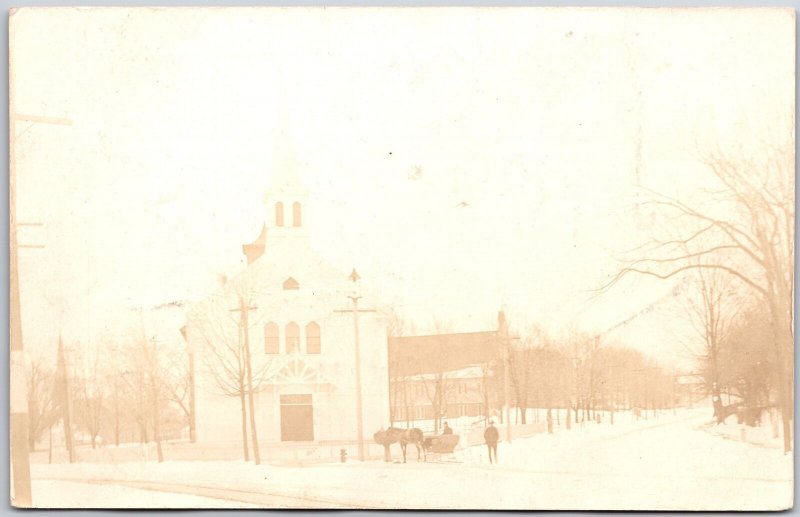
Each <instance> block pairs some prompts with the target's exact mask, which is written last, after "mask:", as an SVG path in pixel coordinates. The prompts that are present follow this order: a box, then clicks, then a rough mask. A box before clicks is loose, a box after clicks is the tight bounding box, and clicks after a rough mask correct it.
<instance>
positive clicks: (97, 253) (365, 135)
mask: <svg viewBox="0 0 800 517" xmlns="http://www.w3.org/2000/svg"><path fill="white" fill-rule="evenodd" d="M12 37H13V42H12V65H13V74H14V78H15V89H16V99H15V103H16V107H15V109H16V111H17V112H18V113H22V114H30V115H42V116H53V117H67V118H69V119H71V120H72V122H73V123H72V125H71V126H52V125H45V124H35V125H31V124H30V123H27V122H18V125H17V131H16V133H17V135H18V138H17V157H18V159H19V160H18V164H17V174H18V178H19V179H18V184H19V188H18V210H19V220H21V221H41V222H44V223H45V227H44V228H42V229H36V228H23V229H22V230H21V233H20V242H21V243H32V242H35V243H44V244H46V246H47V247H46V248H45V249H41V250H40V249H24V250H22V252H21V259H20V260H21V271H22V286H23V314H24V316H23V324H24V332H25V337H26V340H27V344H26V346H33V347H37V346H38V347H42V346H48V347H49V346H52V343H53V340H54V337H55V336H57V335H58V331H59V327H60V328H62V329H63V332H64V334H65V337H66V338H67V339H68V340H72V341H82V342H92V341H95V340H97V339H98V337H99V336H101V335H102V334H103V333H104V332H114V331H116V330H119V328H120V327H122V326H123V325H122V324H121V323H120V321H121V320H120V319H119V318H120V314H125V313H126V312H129V311H128V309H129V308H135V307H139V306H144V307H151V306H153V305H157V304H161V303H165V302H170V301H173V300H196V299H200V298H202V297H203V296H205V295H206V294H208V293H209V291H210V289H211V287H212V286H213V285H214V282H215V277H216V275H217V274H218V273H223V272H227V273H231V272H233V271H235V270H236V269H237V268H238V267H241V265H242V260H243V257H242V255H241V247H240V246H241V244H242V243H245V242H250V241H251V240H253V239H254V238H255V237H256V236H257V234H258V231H259V229H260V226H261V223H262V221H263V219H264V210H265V208H264V206H263V205H262V198H263V193H264V190H265V189H266V187H267V186H268V185H269V179H270V174H271V170H270V165H271V161H270V155H271V153H272V136H271V135H272V134H273V130H274V127H273V125H274V123H275V114H276V106H277V105H278V103H279V102H284V103H286V106H287V112H288V114H289V117H290V119H291V128H290V129H291V132H292V135H293V138H294V144H295V150H296V154H297V157H298V160H299V163H300V175H301V177H302V179H303V180H304V182H305V183H306V185H307V186H308V187H309V189H310V191H311V196H312V202H311V206H309V207H308V209H307V216H306V217H304V222H307V223H308V224H309V225H310V231H311V239H312V242H313V244H314V246H315V247H316V248H317V249H318V250H319V252H320V254H321V255H322V256H323V257H325V258H327V259H328V260H329V262H330V263H331V264H333V265H335V266H337V267H339V268H340V269H341V270H342V271H343V272H345V273H347V272H349V271H350V269H351V268H352V267H353V266H355V267H357V268H358V270H359V273H360V274H361V276H362V279H363V281H364V282H366V283H370V284H372V285H374V286H375V287H376V288H377V289H378V290H379V291H380V292H381V293H382V294H383V296H384V299H385V301H386V303H387V304H392V305H395V306H396V307H398V309H399V310H400V311H401V312H403V313H404V314H406V316H407V317H408V318H410V319H412V320H415V321H417V322H418V323H417V324H418V326H419V327H421V328H422V327H425V326H427V325H429V323H430V321H431V319H432V318H433V317H438V318H440V319H444V320H447V321H449V322H451V324H452V327H453V329H454V330H464V331H467V330H479V329H487V328H492V327H493V326H494V324H495V322H496V319H495V318H496V312H497V310H498V308H500V307H501V306H502V307H506V309H507V310H508V311H509V312H510V313H513V314H515V315H519V318H520V319H524V320H527V321H529V322H535V323H539V324H541V325H543V326H544V327H546V328H551V329H559V328H563V327H564V326H577V327H579V328H584V329H586V330H588V331H596V330H602V329H604V328H606V327H609V326H611V325H614V324H615V323H617V322H618V321H621V320H623V319H625V318H627V317H628V316H629V315H630V314H631V313H633V312H636V311H637V310H639V308H641V306H643V305H646V304H647V303H648V302H649V301H651V300H653V299H656V298H658V297H660V296H661V295H662V294H663V293H664V292H665V291H666V290H668V286H663V285H653V284H652V283H650V282H644V281H642V280H638V281H630V282H626V283H625V284H624V285H622V286H621V287H620V289H619V290H617V291H615V292H612V293H611V294H610V295H608V296H605V297H602V298H600V299H595V300H593V301H591V302H588V301H587V296H588V290H590V289H593V288H595V287H597V286H598V285H600V284H602V283H603V282H604V281H605V279H606V278H607V277H608V275H610V274H612V273H613V272H614V268H615V264H616V263H615V262H614V260H613V259H612V256H613V255H614V254H615V253H617V252H619V251H621V250H624V249H629V248H631V247H633V246H635V245H637V244H640V243H641V242H642V241H643V240H644V239H646V237H647V235H648V230H649V229H650V228H649V227H648V224H647V218H646V213H644V212H643V211H642V209H636V208H635V207H634V205H635V202H636V199H637V198H635V197H634V192H635V188H634V187H635V184H636V181H637V177H638V179H639V181H640V183H641V184H642V185H645V186H647V187H650V188H655V189H659V190H663V191H667V192H670V193H674V194H681V195H683V194H688V193H691V192H694V191H696V190H697V189H698V188H699V187H702V186H705V185H707V181H708V175H707V172H706V171H704V170H703V169H702V168H701V167H700V166H699V165H698V164H697V163H696V161H695V160H694V159H693V158H692V153H694V152H695V151H696V150H697V149H702V148H703V147H704V146H708V145H718V144H723V145H724V144H726V143H729V142H732V141H745V140H749V139H750V138H751V137H753V136H763V130H764V129H765V128H769V127H770V126H771V125H772V124H773V121H774V120H775V119H776V118H777V117H780V116H781V115H784V114H786V113H787V112H788V113H793V112H794V105H793V99H794V19H793V15H792V13H791V11H788V10H784V11H777V10H776V11H771V12H769V11H764V10H761V11H753V10H750V11H748V10H741V9H740V10H720V9H709V10H696V11H693V12H687V11H681V12H673V13H670V12H668V11H666V10H658V9H656V10H633V9H631V10H594V9H581V10H548V9H491V10H489V9H476V8H464V9H449V8H448V9H442V8H433V9H424V10H421V9H396V10H368V9H292V10H290V9H209V10H200V9H156V8H153V9H144V8H143V9H140V10H122V9H119V10H107V9H106V10H99V9H97V10H88V9H52V10H35V9H32V10H26V11H20V12H18V13H17V14H15V15H14V16H13V18H12ZM415 169H418V170H419V171H420V174H419V175H418V176H419V177H418V179H410V175H411V174H412V172H413V171H414V170H415ZM461 202H466V203H468V205H469V206H467V207H463V208H458V207H457V205H459V203H461ZM655 325H656V326H655V327H653V328H655V329H657V328H658V325H666V326H668V325H674V322H673V321H672V319H670V318H666V317H665V318H662V321H660V322H658V321H657V322H655ZM653 328H651V330H652V329H653ZM107 329H108V330H107ZM653 334H658V332H657V331H654V332H653ZM653 346H654V347H656V345H653ZM656 348H657V347H656Z"/></svg>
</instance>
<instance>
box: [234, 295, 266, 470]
mask: <svg viewBox="0 0 800 517" xmlns="http://www.w3.org/2000/svg"><path fill="white" fill-rule="evenodd" d="M256 309H258V307H256V306H251V305H247V303H245V301H244V297H242V296H241V295H240V296H239V307H238V308H236V309H231V312H238V313H239V315H240V320H239V325H240V327H241V329H242V333H243V335H244V358H245V370H246V371H247V399H248V405H249V406H250V434H251V435H252V437H253V460H254V461H255V463H256V465H259V464H260V463H261V455H260V454H259V450H258V434H256V413H255V403H254V402H253V366H252V361H251V359H250V332H249V331H248V325H249V323H248V315H249V313H250V311H254V310H256Z"/></svg>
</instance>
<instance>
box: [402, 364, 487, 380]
mask: <svg viewBox="0 0 800 517" xmlns="http://www.w3.org/2000/svg"><path fill="white" fill-rule="evenodd" d="M484 374H485V372H484V369H483V366H482V365H479V364H474V365H470V366H467V367H464V368H461V369H459V370H449V371H447V372H444V374H443V375H442V377H444V378H445V379H449V380H463V379H482V378H483V376H484ZM436 377H437V375H436V374H435V373H421V374H419V375H412V376H410V377H406V380H409V381H431V380H436ZM392 380H396V379H392Z"/></svg>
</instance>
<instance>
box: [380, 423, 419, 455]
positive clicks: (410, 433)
mask: <svg viewBox="0 0 800 517" xmlns="http://www.w3.org/2000/svg"><path fill="white" fill-rule="evenodd" d="M373 438H374V439H375V443H379V444H381V445H383V448H384V451H385V452H386V457H387V458H389V459H390V460H391V456H392V455H391V450H390V448H389V446H390V445H391V444H393V443H399V444H400V449H402V451H403V463H406V448H407V447H408V444H409V443H413V444H414V445H415V446H416V447H417V461H419V458H420V452H422V454H423V455H424V457H425V461H428V454H427V451H426V450H425V437H424V436H423V434H422V431H420V430H419V429H417V428H415V427H412V428H411V429H400V428H398V427H390V428H389V429H386V430H384V429H381V430H380V431H378V432H377V433H375V435H374V436H373Z"/></svg>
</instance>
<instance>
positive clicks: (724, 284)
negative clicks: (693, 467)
mask: <svg viewBox="0 0 800 517" xmlns="http://www.w3.org/2000/svg"><path fill="white" fill-rule="evenodd" d="M694 273H695V274H694V280H695V283H696V285H697V289H696V292H695V293H692V294H693V295H692V296H690V297H689V299H688V307H687V308H688V313H689V317H690V320H691V321H692V323H693V326H694V328H695V330H696V331H697V333H698V334H699V335H700V338H701V339H702V340H703V344H704V347H703V351H702V353H701V354H700V360H701V361H702V365H703V370H704V373H705V375H704V376H705V383H706V387H707V392H708V393H710V394H711V400H712V404H713V408H714V417H715V418H717V421H721V419H724V415H726V412H725V411H724V410H723V407H722V406H723V402H722V389H723V381H722V376H721V371H720V370H721V364H720V355H721V352H722V348H723V347H724V346H725V342H726V338H727V334H728V331H729V329H730V326H731V323H732V321H733V319H734V317H735V315H736V313H737V307H738V305H739V304H737V303H735V300H734V296H735V285H734V281H735V278H733V277H731V276H730V275H728V274H726V273H724V272H722V271H719V270H715V269H697V270H696V271H695V272H694Z"/></svg>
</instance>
